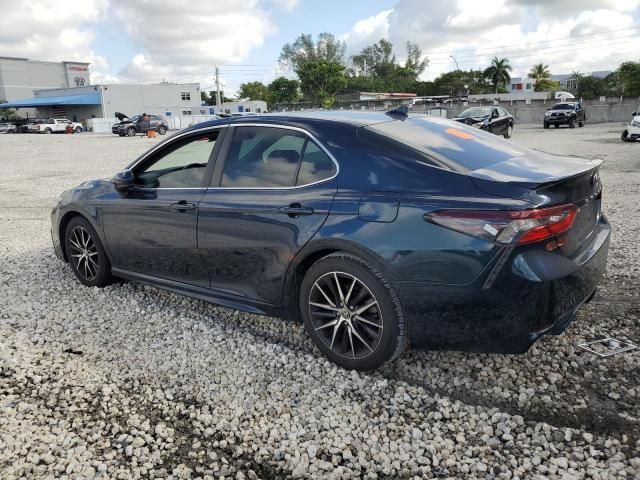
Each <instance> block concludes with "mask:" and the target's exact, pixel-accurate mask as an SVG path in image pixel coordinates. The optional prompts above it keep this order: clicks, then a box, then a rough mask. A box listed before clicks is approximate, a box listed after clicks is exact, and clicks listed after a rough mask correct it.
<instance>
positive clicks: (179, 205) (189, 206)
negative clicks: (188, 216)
mask: <svg viewBox="0 0 640 480" xmlns="http://www.w3.org/2000/svg"><path fill="white" fill-rule="evenodd" d="M169 208H171V210H177V211H178V212H186V211H188V210H195V208H196V206H195V204H193V203H189V202H187V201H186V200H180V201H179V202H176V203H172V204H171V205H169Z"/></svg>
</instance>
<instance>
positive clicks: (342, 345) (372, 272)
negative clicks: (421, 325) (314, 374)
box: [299, 252, 407, 371]
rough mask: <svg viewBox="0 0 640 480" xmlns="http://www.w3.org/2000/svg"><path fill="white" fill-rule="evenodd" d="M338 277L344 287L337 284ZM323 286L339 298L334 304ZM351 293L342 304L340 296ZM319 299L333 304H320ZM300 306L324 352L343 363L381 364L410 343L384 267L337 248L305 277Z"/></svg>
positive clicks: (365, 366)
mask: <svg viewBox="0 0 640 480" xmlns="http://www.w3.org/2000/svg"><path fill="white" fill-rule="evenodd" d="M336 276H337V278H338V282H337V284H338V285H340V284H341V285H342V287H341V289H338V287H337V286H336V280H335V279H336ZM356 281H357V282H358V283H356ZM316 282H317V283H316ZM351 282H353V285H355V287H354V286H353V285H352V284H351ZM318 287H319V288H318ZM324 290H327V292H328V293H327V292H325V293H327V295H328V296H329V298H330V299H331V298H332V297H333V299H335V300H336V301H335V302H333V305H334V307H332V306H331V304H329V303H327V300H325V299H326V298H327V297H324V293H323V291H324ZM343 295H344V297H343ZM349 297H351V298H350V301H349V302H348V303H347V302H345V303H346V305H344V306H343V307H340V304H339V302H338V299H340V298H347V299H349ZM372 301H373V302H375V304H373V305H371V306H370V307H369V308H367V309H365V310H361V314H360V315H359V314H356V313H355V312H357V311H358V309H359V308H360V309H361V308H364V307H365V306H366V305H368V304H370V303H371V302H372ZM312 302H313V303H316V305H312V304H311V303H312ZM318 302H325V305H326V306H328V307H331V308H329V309H327V308H323V307H320V308H319V307H318V305H319V303H318ZM351 302H353V305H350V304H351ZM299 307H300V312H301V315H302V318H303V320H304V326H305V329H306V331H307V334H308V335H309V336H310V337H311V339H312V340H313V342H314V343H315V344H316V346H317V347H318V348H319V349H320V351H322V353H324V354H325V355H326V356H327V357H328V358H329V359H330V360H331V361H332V362H334V363H336V364H338V365H339V366H341V367H343V368H347V369H353V370H364V371H367V370H373V369H376V368H378V367H380V366H381V365H383V364H385V363H387V362H391V361H393V360H395V359H396V358H398V356H400V354H401V353H402V351H403V350H404V348H405V345H406V343H407V325H406V322H405V318H404V313H403V311H402V306H401V305H400V300H399V298H398V294H397V293H396V291H395V289H394V288H393V287H392V286H391V284H390V283H389V282H388V281H387V280H386V279H385V278H384V276H383V274H382V273H381V272H380V270H379V269H377V268H376V267H374V266H373V265H371V264H369V263H368V262H367V261H365V260H363V259H361V258H359V257H357V256H355V255H352V254H349V253H343V252H337V253H333V254H331V255H327V256H326V257H323V258H321V259H320V260H318V261H317V262H316V263H314V264H313V265H312V266H311V268H309V270H308V271H307V273H306V275H305V277H304V280H303V282H302V287H301V289H300V301H299ZM362 315H366V317H368V319H367V318H364V317H363V316H362ZM346 317H348V319H347V318H346ZM362 320H364V322H363V321H362ZM322 322H326V323H322ZM332 322H333V323H332ZM336 322H338V323H337V325H334V324H335V323H336ZM365 322H366V323H365ZM374 324H376V325H374ZM319 327H320V328H319ZM327 327H328V328H327ZM352 332H354V333H352ZM330 337H331V338H330ZM338 337H340V338H338ZM349 337H351V341H350V342H348V341H347V340H348V339H349ZM362 340H365V341H362ZM334 341H335V342H334ZM367 341H368V342H369V343H367ZM365 346H366V347H367V348H365Z"/></svg>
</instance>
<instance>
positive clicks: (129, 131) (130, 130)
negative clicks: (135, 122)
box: [127, 127, 136, 137]
mask: <svg viewBox="0 0 640 480" xmlns="http://www.w3.org/2000/svg"><path fill="white" fill-rule="evenodd" d="M135 134H136V127H129V128H127V137H133V136H134V135H135Z"/></svg>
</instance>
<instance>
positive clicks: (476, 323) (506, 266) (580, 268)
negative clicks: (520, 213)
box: [395, 217, 610, 353]
mask: <svg viewBox="0 0 640 480" xmlns="http://www.w3.org/2000/svg"><path fill="white" fill-rule="evenodd" d="M609 237H610V227H609V224H608V223H607V221H606V219H605V218H604V217H602V218H601V219H600V221H599V224H598V226H597V228H596V231H595V232H594V233H593V234H592V236H591V238H590V239H589V242H588V244H587V245H585V246H584V247H583V248H582V249H581V251H580V252H579V253H578V254H577V255H575V257H574V258H568V257H566V256H563V255H562V254H560V253H559V252H557V251H555V252H547V251H546V250H545V249H544V248H543V247H541V246H540V245H531V246H528V247H527V248H524V247H523V248H521V249H515V250H513V249H505V250H504V251H503V253H502V255H499V256H498V257H499V258H496V259H495V260H494V261H492V264H491V265H489V266H488V267H487V269H485V272H483V275H481V276H480V278H478V280H477V281H475V282H473V283H472V284H470V285H462V286H460V285H457V286H452V285H429V284H425V283H420V282H397V283H396V284H395V286H396V289H397V291H398V294H399V295H400V299H401V302H402V305H403V307H404V310H405V314H406V316H407V318H408V319H409V334H410V338H411V343H412V345H414V346H415V347H418V348H426V349H445V350H463V351H474V352H493V353H524V352H526V351H527V350H528V349H529V347H530V346H531V345H532V344H533V343H534V342H535V341H536V340H537V339H538V338H540V337H541V336H543V335H545V334H559V333H561V332H562V331H564V330H565V329H566V328H567V326H568V325H569V324H570V323H571V322H572V321H573V319H574V318H575V315H576V312H577V311H578V309H579V308H580V307H581V306H582V305H583V304H584V303H585V302H586V301H588V300H590V298H591V297H592V295H593V294H594V292H595V290H596V289H597V287H598V284H599V282H600V279H601V278H602V275H603V273H604V271H605V268H606V262H607V256H608V252H609Z"/></svg>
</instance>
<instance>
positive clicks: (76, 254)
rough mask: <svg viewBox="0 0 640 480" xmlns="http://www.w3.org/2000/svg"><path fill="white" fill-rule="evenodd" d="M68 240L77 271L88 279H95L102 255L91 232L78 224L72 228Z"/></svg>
mask: <svg viewBox="0 0 640 480" xmlns="http://www.w3.org/2000/svg"><path fill="white" fill-rule="evenodd" d="M68 240H69V248H70V256H71V260H72V261H73V262H74V266H75V268H76V272H78V274H79V275H81V276H82V277H84V279H85V280H87V281H92V280H94V279H95V278H96V277H97V276H98V273H99V271H100V257H99V253H98V248H97V246H96V243H95V241H94V240H93V238H92V237H91V234H90V233H89V232H88V231H87V230H86V229H84V228H83V227H81V226H76V227H74V228H73V230H71V232H70V234H69V238H68Z"/></svg>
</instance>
